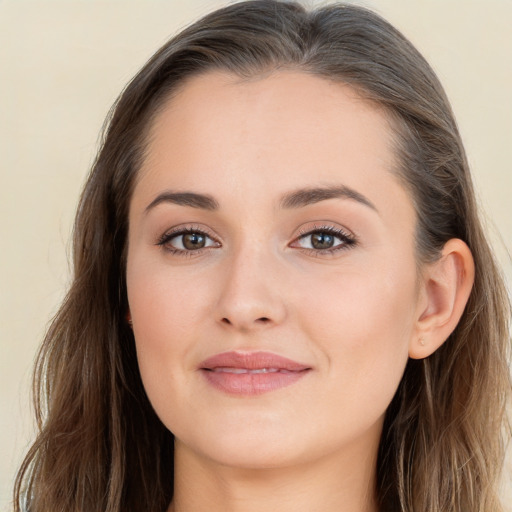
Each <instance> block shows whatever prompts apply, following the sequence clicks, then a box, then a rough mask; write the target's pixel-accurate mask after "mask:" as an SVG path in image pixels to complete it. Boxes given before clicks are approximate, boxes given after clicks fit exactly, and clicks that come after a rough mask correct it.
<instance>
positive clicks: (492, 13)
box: [0, 0, 512, 512]
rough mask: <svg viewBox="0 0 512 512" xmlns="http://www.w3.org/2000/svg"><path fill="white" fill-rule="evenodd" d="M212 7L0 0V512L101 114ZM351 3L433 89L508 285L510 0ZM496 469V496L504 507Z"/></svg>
mask: <svg viewBox="0 0 512 512" xmlns="http://www.w3.org/2000/svg"><path fill="white" fill-rule="evenodd" d="M225 3H226V2H224V1H220V0H168V1H165V2H164V1H159V2H157V1H149V0H146V1H143V0H118V1H112V0H110V1H109V0H105V1H73V0H68V1H61V2H56V1H40V2H27V1H24V0H10V1H6V0H0V244H1V245H0V247H1V250H0V290H1V295H0V433H1V435H0V510H1V511H2V512H7V511H9V510H10V509H11V507H10V504H9V502H10V500H11V488H12V482H13V478H14V473H15V471H16V468H17V466H18V465H19V463H20V461H21V458H22V454H23V453H24V451H25V450H26V449H27V446H28V444H29V442H30V440H31V439H32V436H33V431H34V430H33V428H34V426H33V420H32V416H31V409H30V398H29V396H30V372H31V368H32V364H33V360H34V357H35V354H36V351H37V347H38V344H39V342H40V341H41V338H42V336H43V333H44V331H45V328H46V326H47V325H48V322H49V319H50V318H51V316H52V315H53V314H54V313H55V312H56V309H57V307H58V304H59V302H60V300H61V299H62V297H63V294H64V292H65V290H66V287H67V285H68V281H69V261H68V254H69V249H70V247H69V236H70V233H71V225H72V219H73V215H74V209H75V206H76V202H77V198H78V194H79V191H80V188H81V186H82V184H83V182H84V177H85V175H86V173H87V171H88V169H89V167H90V165H91V163H92V160H93V158H94V154H95V151H96V148H97V141H98V134H99V131H100V129H101V126H102V123H103V119H104V117H105V115H106V113H107V111H108V109H109V107H110V105H111V104H112V103H113V101H114V100H115V98H116V96H117V95H118V94H119V92H120V91H121V89H122V88H123V86H124V85H125V84H126V82H127V81H128V80H129V79H130V78H131V77H132V75H133V74H134V73H135V72H136V71H137V70H138V68H139V67H140V66H141V65H142V64H143V63H144V62H145V61H146V60H147V59H148V58H149V57H150V55H151V54H152V53H153V52H154V51H155V50H156V49H157V48H158V47H159V46H160V45H161V44H162V43H164V42H165V41H166V39H167V38H168V37H169V36H170V35H171V34H173V33H175V32H176V31H177V30H178V29H179V28H181V27H184V26H185V25H186V24H188V23H189V22H190V21H192V20H194V19H197V18H198V17H199V16H201V15H202V14H205V13H206V12H208V11H209V10H211V9H212V8H214V7H218V6H220V5H223V4H225ZM319 3H320V2H314V1H310V2H309V4H310V5H311V4H319ZM358 3H362V4H363V5H366V6H369V7H372V8H374V9H375V10H377V11H378V12H380V13H381V14H383V15H384V16H385V17H386V18H387V19H389V20H390V21H391V22H392V23H393V24H395V25H396V26H397V27H398V28H399V29H401V30H402V31H403V32H404V33H405V34H406V36H408V37H409V38H410V39H411V40H412V41H413V43H414V44H416V46H417V47H418V48H419V49H420V51H422V52H423V54H424V55H425V56H426V57H427V59H428V60H429V61H430V62H431V64H432V65H433V67H434V69H435V70H436V71H437V73H438V74H439V76H440V78H441V81H442V82H443V84H444V85H445V87H446V89H447V92H448V96H449V97H450V98H451V100H452V104H453V108H454V110H455V114H456V116H457V119H458V122H459V126H460V129H461V132H462V136H463V139H464V141H465V144H466V148H467V151H468V155H469V159H470V162H471V164H472V169H473V172H474V178H475V182H476V186H477V190H478V195H479V199H480V202H481V204H482V206H483V209H484V210H485V211H486V213H487V218H488V221H487V226H488V230H489V234H490V236H491V238H492V240H493V241H494V244H495V248H496V253H497V255H498V257H499V260H500V261H501V263H502V265H503V268H504V271H505V273H506V276H507V280H508V283H509V289H510V283H511V282H512V265H511V263H510V257H509V256H507V253H508V254H510V253H511V252H512V206H511V200H510V196H511V193H512V170H511V162H512V100H511V93H512V31H511V27H512V1H511V0H374V1H371V0H368V1H363V2H358ZM510 475H511V473H510V471H509V472H508V474H507V475H506V479H505V482H504V491H503V492H504V495H505V496H507V502H508V503H511V504H512V493H511V487H512V486H511V484H510ZM511 510H512V508H511ZM468 512H469V511H468Z"/></svg>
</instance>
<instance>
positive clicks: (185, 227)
mask: <svg viewBox="0 0 512 512" xmlns="http://www.w3.org/2000/svg"><path fill="white" fill-rule="evenodd" d="M187 233H197V234H201V235H204V236H205V237H207V238H209V239H210V240H212V241H213V242H214V243H215V245H214V246H211V245H210V246H206V247H200V248H199V249H187V250H185V249H179V248H176V247H168V246H167V245H166V244H168V243H169V242H170V241H171V240H172V239H173V238H176V237H179V236H180V235H186V234H187ZM155 245H157V246H161V247H162V248H163V249H164V250H166V251H168V252H170V253H173V254H180V255H187V256H191V255H194V254H197V253H199V252H201V251H207V250H209V249H215V248H218V247H221V245H222V244H221V242H220V241H219V239H218V237H217V236H216V235H215V234H213V233H212V232H211V230H210V229H209V228H207V227H206V226H200V225H197V224H180V225H178V226H174V227H172V228H170V229H168V230H166V231H165V232H164V233H163V234H162V235H160V236H159V237H158V239H157V241H156V243H155Z"/></svg>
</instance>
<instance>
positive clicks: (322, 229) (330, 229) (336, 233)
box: [292, 225, 357, 257]
mask: <svg viewBox="0 0 512 512" xmlns="http://www.w3.org/2000/svg"><path fill="white" fill-rule="evenodd" d="M315 234H328V235H331V236H333V237H334V238H338V239H339V240H340V243H338V244H337V245H334V246H333V247H329V248H328V249H311V248H307V247H302V250H303V251H306V253H307V254H310V255H313V256H317V257H318V256H325V255H332V254H335V253H337V252H339V251H346V250H347V249H350V248H352V247H354V246H356V245H357V238H356V237H355V236H354V235H353V234H350V233H348V232H346V231H345V230H343V229H341V228H339V227H335V226H329V225H326V226H314V227H313V229H303V230H301V231H300V235H299V236H298V237H297V238H296V239H295V240H294V241H293V242H292V244H295V243H298V242H299V241H300V240H304V239H305V238H307V237H311V236H312V235H315ZM292 247H293V246H292Z"/></svg>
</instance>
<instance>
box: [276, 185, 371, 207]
mask: <svg viewBox="0 0 512 512" xmlns="http://www.w3.org/2000/svg"><path fill="white" fill-rule="evenodd" d="M328 199H353V200H354V201H357V202H358V203H361V204H363V205H364V206H368V207H369V208H371V209H372V210H375V211H376V212H377V213H378V210H377V208H376V207H375V205H374V204H373V203H372V202H371V201H370V200H369V199H368V198H367V197H365V196H363V194H361V193H359V192H357V190H354V189H352V188H350V187H347V186H345V185H333V186H329V187H314V188H303V189H299V190H295V191H293V192H289V193H288V194H285V195H284V196H283V198H282V199H281V208H287V209H288V208H302V207H304V206H308V205H310V204H315V203H319V202H320V201H326V200H328Z"/></svg>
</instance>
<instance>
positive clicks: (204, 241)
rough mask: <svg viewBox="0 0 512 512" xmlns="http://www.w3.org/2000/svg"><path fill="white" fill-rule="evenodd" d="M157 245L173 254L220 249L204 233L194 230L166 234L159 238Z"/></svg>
mask: <svg viewBox="0 0 512 512" xmlns="http://www.w3.org/2000/svg"><path fill="white" fill-rule="evenodd" d="M157 245H161V246H163V247H164V248H165V249H167V250H169V251H171V252H174V253H189V252H192V251H199V250H201V249H208V248H210V247H220V243H219V242H217V241H216V240H214V239H212V238H211V237H210V236H209V235H207V234H206V233H203V232H202V231H199V230H195V229H194V230H192V229H191V230H188V229H184V230H183V231H175V232H174V233H166V234H164V235H163V236H162V237H161V238H160V240H159V241H158V243H157Z"/></svg>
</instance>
